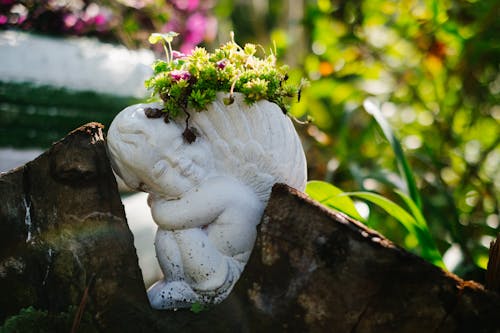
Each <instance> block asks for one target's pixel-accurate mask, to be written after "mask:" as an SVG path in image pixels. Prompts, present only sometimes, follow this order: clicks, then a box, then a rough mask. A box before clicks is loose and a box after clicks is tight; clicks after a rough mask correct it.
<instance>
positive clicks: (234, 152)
mask: <svg viewBox="0 0 500 333" xmlns="http://www.w3.org/2000/svg"><path fill="white" fill-rule="evenodd" d="M226 95H227V94H226ZM226 95H225V94H223V93H218V94H217V98H216V99H215V101H213V102H211V103H210V104H209V105H208V106H207V110H205V111H203V112H192V114H191V117H190V118H189V125H190V130H192V131H193V132H194V133H195V134H196V139H195V140H194V142H191V143H190V142H188V141H187V140H186V138H185V136H183V131H184V130H185V124H186V117H185V116H184V117H180V118H178V119H171V120H170V121H167V122H165V121H164V119H163V118H156V119H152V118H148V117H147V116H146V115H145V112H146V111H147V110H148V109H149V110H151V109H156V108H161V105H160V104H138V105H134V106H130V107H128V108H126V109H125V110H123V111H122V112H121V113H120V114H118V116H117V117H116V118H115V120H114V121H113V123H112V124H111V126H110V128H109V131H108V150H109V154H110V158H111V162H112V165H113V168H114V170H115V171H116V173H117V174H118V175H119V176H120V177H121V178H122V179H123V180H124V181H125V183H126V184H128V185H129V186H130V187H132V188H134V189H138V190H141V191H145V192H148V193H149V198H148V203H149V205H150V207H151V212H152V216H153V219H154V221H155V222H156V224H157V225H158V231H157V234H156V240H155V249H156V255H157V258H158V260H159V263H160V267H161V269H162V271H163V273H164V278H163V279H162V280H160V281H158V282H156V283H155V284H154V285H153V286H151V287H150V289H149V290H148V297H149V300H150V302H151V305H152V307H154V308H156V309H173V308H181V307H189V306H191V305H192V304H193V303H201V304H213V303H219V302H221V301H222V300H223V299H224V298H225V297H227V295H229V293H230V292H231V290H232V288H233V286H234V284H235V283H236V281H237V280H238V278H239V276H240V274H241V272H242V271H243V268H244V266H245V264H246V262H247V261H248V259H249V257H250V253H251V251H252V248H253V244H254V242H255V238H256V233H257V231H256V230H257V229H256V227H257V225H258V223H259V222H260V219H261V217H262V214H263V210H264V208H265V205H266V203H267V200H268V198H269V195H270V191H271V188H272V186H273V184H274V183H277V182H281V183H286V184H288V185H290V186H292V187H295V188H297V189H299V190H303V189H304V187H305V182H306V162H305V157H304V152H303V149H302V146H301V143H300V140H299V138H298V136H297V133H296V132H295V129H294V127H293V125H292V123H291V121H290V119H289V118H288V117H287V116H286V115H284V114H283V112H282V110H281V109H280V108H279V107H278V106H277V105H276V104H273V103H270V102H268V101H266V100H260V101H258V102H255V103H253V104H252V105H248V104H247V103H246V102H245V100H244V96H243V95H241V94H239V93H235V94H234V97H233V98H234V102H233V103H232V104H231V105H226V104H225V103H224V102H223V99H224V98H225V97H226Z"/></svg>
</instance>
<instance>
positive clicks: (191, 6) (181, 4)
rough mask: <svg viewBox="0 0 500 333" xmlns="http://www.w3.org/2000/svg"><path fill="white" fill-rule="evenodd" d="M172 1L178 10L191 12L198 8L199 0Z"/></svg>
mask: <svg viewBox="0 0 500 333" xmlns="http://www.w3.org/2000/svg"><path fill="white" fill-rule="evenodd" d="M172 3H173V4H174V6H175V7H177V9H180V10H185V11H188V12H191V11H193V10H195V9H196V8H198V5H199V4H200V1H199V0H172Z"/></svg>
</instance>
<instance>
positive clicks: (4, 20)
mask: <svg viewBox="0 0 500 333" xmlns="http://www.w3.org/2000/svg"><path fill="white" fill-rule="evenodd" d="M7 21H9V18H8V17H7V16H5V15H0V24H5V23H7Z"/></svg>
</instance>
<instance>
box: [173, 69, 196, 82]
mask: <svg viewBox="0 0 500 333" xmlns="http://www.w3.org/2000/svg"><path fill="white" fill-rule="evenodd" d="M170 77H172V79H173V80H174V81H175V82H178V81H180V80H189V78H191V73H189V72H188V71H184V70H178V69H174V70H173V71H171V72H170Z"/></svg>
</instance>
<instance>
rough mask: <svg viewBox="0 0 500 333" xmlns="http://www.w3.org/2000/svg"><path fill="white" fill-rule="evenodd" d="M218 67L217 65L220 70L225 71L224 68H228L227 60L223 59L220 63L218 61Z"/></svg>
mask: <svg viewBox="0 0 500 333" xmlns="http://www.w3.org/2000/svg"><path fill="white" fill-rule="evenodd" d="M216 65H217V68H218V69H224V68H226V65H227V60H226V59H222V60H220V61H217V62H216Z"/></svg>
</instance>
